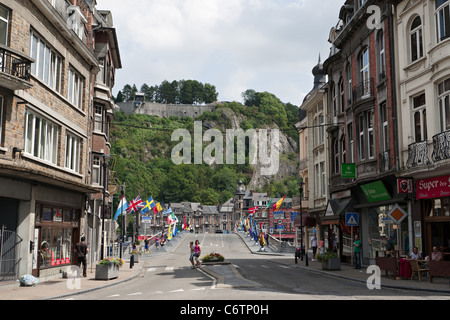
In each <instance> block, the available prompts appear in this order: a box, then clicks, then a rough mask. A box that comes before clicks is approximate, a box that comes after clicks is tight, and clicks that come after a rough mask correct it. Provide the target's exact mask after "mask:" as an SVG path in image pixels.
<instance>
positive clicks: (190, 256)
mask: <svg viewBox="0 0 450 320" xmlns="http://www.w3.org/2000/svg"><path fill="white" fill-rule="evenodd" d="M189 261H190V262H191V265H192V267H191V269H195V265H194V242H193V241H191V242H190V243H189Z"/></svg>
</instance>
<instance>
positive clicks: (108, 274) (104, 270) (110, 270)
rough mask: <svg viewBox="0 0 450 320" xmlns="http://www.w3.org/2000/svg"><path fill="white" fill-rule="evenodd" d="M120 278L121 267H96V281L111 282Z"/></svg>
mask: <svg viewBox="0 0 450 320" xmlns="http://www.w3.org/2000/svg"><path fill="white" fill-rule="evenodd" d="M118 276H119V266H116V265H114V264H111V265H106V264H98V265H97V266H96V267H95V280H111V279H115V278H117V277H118Z"/></svg>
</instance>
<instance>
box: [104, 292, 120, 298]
mask: <svg viewBox="0 0 450 320" xmlns="http://www.w3.org/2000/svg"><path fill="white" fill-rule="evenodd" d="M112 297H120V294H118V293H117V294H113V295H110V296H107V298H112Z"/></svg>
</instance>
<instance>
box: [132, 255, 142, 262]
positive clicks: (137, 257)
mask: <svg viewBox="0 0 450 320" xmlns="http://www.w3.org/2000/svg"><path fill="white" fill-rule="evenodd" d="M131 256H133V259H134V263H139V256H140V255H139V254H132V255H131ZM131 256H130V259H131Z"/></svg>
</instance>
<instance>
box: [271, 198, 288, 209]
mask: <svg viewBox="0 0 450 320" xmlns="http://www.w3.org/2000/svg"><path fill="white" fill-rule="evenodd" d="M284 198H286V196H284V197H283V198H281V199H280V200H278V202H277V203H275V204H274V205H273V211H277V210H278V209H280V207H281V205H282V204H283V201H284Z"/></svg>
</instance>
